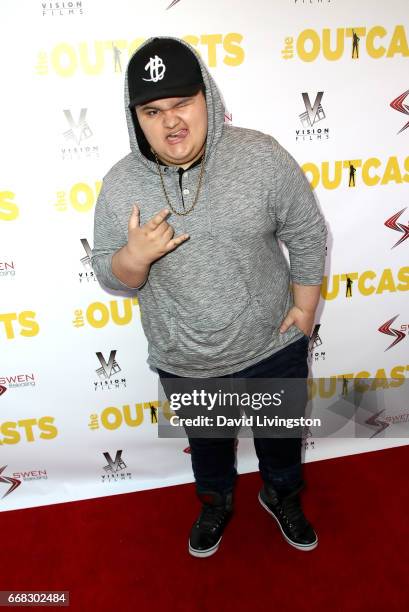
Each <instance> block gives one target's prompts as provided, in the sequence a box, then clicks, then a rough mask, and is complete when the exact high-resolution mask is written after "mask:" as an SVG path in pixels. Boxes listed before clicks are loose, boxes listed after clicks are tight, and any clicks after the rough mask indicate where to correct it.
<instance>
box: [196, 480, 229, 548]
mask: <svg viewBox="0 0 409 612" xmlns="http://www.w3.org/2000/svg"><path fill="white" fill-rule="evenodd" d="M198 497H199V499H200V500H201V501H202V503H203V507H202V510H201V512H200V515H199V517H198V519H197V520H196V522H195V523H194V524H193V526H192V529H191V531H190V537H189V552H190V554H191V555H193V557H210V555H213V554H214V553H215V552H216V551H217V549H218V548H219V545H220V542H221V539H222V536H223V531H224V529H225V527H226V525H227V523H228V522H229V520H230V518H231V516H232V514H233V494H232V493H228V494H227V495H224V496H223V495H221V494H220V493H216V492H214V491H207V492H206V493H199V494H198Z"/></svg>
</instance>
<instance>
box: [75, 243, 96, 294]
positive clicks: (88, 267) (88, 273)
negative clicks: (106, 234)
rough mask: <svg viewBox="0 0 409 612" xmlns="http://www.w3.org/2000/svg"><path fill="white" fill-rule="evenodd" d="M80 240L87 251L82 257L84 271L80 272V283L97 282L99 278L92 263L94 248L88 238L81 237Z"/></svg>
mask: <svg viewBox="0 0 409 612" xmlns="http://www.w3.org/2000/svg"><path fill="white" fill-rule="evenodd" d="M80 241H81V245H82V247H83V249H84V251H85V255H84V256H83V257H81V259H80V261H81V264H82V267H83V271H82V272H78V280H79V282H80V283H89V282H96V280H97V278H96V276H95V274H94V271H93V269H92V264H91V255H92V249H91V247H90V246H89V242H88V240H87V239H86V238H80Z"/></svg>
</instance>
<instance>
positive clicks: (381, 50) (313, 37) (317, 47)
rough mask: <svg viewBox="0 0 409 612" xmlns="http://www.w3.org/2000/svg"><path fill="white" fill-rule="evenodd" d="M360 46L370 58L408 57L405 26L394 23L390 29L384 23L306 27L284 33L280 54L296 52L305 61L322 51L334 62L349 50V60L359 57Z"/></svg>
mask: <svg viewBox="0 0 409 612" xmlns="http://www.w3.org/2000/svg"><path fill="white" fill-rule="evenodd" d="M384 45H385V46H384ZM348 49H349V50H350V51H348ZM363 50H365V51H366V54H367V55H368V56H369V57H371V58H373V59H379V58H381V57H386V58H390V57H394V56H395V55H397V56H402V57H409V45H408V41H407V37H406V31H405V26H403V25H397V26H395V28H394V29H393V31H392V32H388V31H387V30H386V28H384V27H383V26H374V27H373V28H369V29H368V28H366V27H354V28H350V27H349V28H336V29H335V30H334V29H332V28H323V30H322V31H321V32H317V31H316V30H313V29H307V30H303V31H302V32H300V34H298V35H297V36H296V37H293V36H287V37H286V38H285V39H284V47H283V49H282V50H281V56H282V58H283V59H286V60H288V59H293V58H294V57H296V56H297V57H298V58H299V59H301V60H302V61H304V62H314V61H315V60H316V59H318V58H319V57H320V55H322V57H323V58H324V59H326V60H329V61H331V62H333V61H336V60H339V59H341V58H342V57H343V56H344V55H347V54H348V55H349V54H350V55H349V57H350V58H351V59H352V60H358V59H360V57H361V56H362V51H363Z"/></svg>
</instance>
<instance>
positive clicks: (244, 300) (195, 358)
mask: <svg viewBox="0 0 409 612" xmlns="http://www.w3.org/2000/svg"><path fill="white" fill-rule="evenodd" d="M175 327H176V336H177V338H176V344H177V349H176V351H175V356H174V363H175V364H182V363H184V364H186V363H187V362H189V361H190V364H191V366H192V367H195V366H196V365H200V366H207V367H208V366H209V364H221V363H223V360H224V359H227V360H231V359H235V358H237V359H240V358H242V359H243V360H244V359H249V358H252V357H253V356H256V355H257V354H258V353H260V352H261V351H262V350H263V347H265V346H266V345H267V344H268V342H269V341H270V339H271V335H272V333H273V330H274V325H273V321H272V320H271V319H270V320H268V319H267V318H266V317H265V315H264V313H263V312H262V311H261V310H260V308H259V304H258V301H257V300H256V299H253V298H252V297H251V296H250V295H249V294H245V295H242V296H240V297H238V299H237V301H236V302H235V303H234V304H229V305H227V304H226V305H222V304H220V305H219V306H218V305H217V304H216V305H215V308H214V312H213V315H212V317H211V318H210V317H209V318H207V319H206V318H203V317H200V319H199V318H198V317H197V316H195V315H193V314H192V315H184V316H183V317H178V318H177V320H176V326H175Z"/></svg>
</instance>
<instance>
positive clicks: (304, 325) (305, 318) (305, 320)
mask: <svg viewBox="0 0 409 612" xmlns="http://www.w3.org/2000/svg"><path fill="white" fill-rule="evenodd" d="M291 325H295V326H296V327H298V329H299V330H300V331H302V332H303V333H304V334H305V335H306V336H308V337H310V335H311V332H312V326H313V325H314V312H311V311H307V310H302V309H301V308H299V307H298V306H293V307H292V308H290V310H289V311H288V313H287V316H286V317H285V319H284V320H283V321H282V323H281V325H280V333H284V332H286V331H287V330H288V329H289V328H290V327H291Z"/></svg>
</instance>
